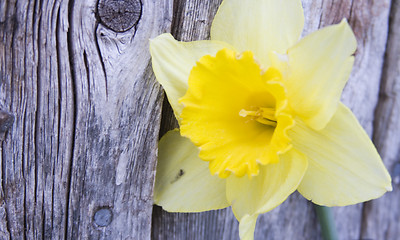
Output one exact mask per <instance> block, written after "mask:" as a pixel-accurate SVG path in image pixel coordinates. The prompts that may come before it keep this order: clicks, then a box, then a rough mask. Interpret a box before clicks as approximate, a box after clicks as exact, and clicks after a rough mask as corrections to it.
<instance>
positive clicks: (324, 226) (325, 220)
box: [314, 204, 339, 240]
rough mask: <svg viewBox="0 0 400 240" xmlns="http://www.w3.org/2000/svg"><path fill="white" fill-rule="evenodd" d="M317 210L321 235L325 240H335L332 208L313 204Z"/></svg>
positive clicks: (336, 237) (336, 236)
mask: <svg viewBox="0 0 400 240" xmlns="http://www.w3.org/2000/svg"><path fill="white" fill-rule="evenodd" d="M314 206H315V211H316V212H317V216H318V220H319V223H320V225H321V230H322V236H323V238H324V239H325V240H337V239H339V238H338V235H337V232H336V226H335V220H334V219H333V214H332V210H331V209H330V208H329V207H324V206H319V205H316V204H314Z"/></svg>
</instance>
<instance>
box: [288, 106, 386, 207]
mask: <svg viewBox="0 0 400 240" xmlns="http://www.w3.org/2000/svg"><path fill="white" fill-rule="evenodd" d="M289 133H290V134H289V135H290V137H292V139H293V147H294V148H296V149H298V150H299V151H301V152H302V153H304V154H305V155H307V159H308V161H309V166H308V169H307V172H306V174H305V176H304V178H303V181H302V182H301V184H300V186H299V189H298V190H299V192H300V193H301V194H302V195H303V196H304V197H305V198H307V199H309V200H312V201H313V202H314V203H317V204H319V205H325V206H344V205H350V204H355V203H359V202H364V201H368V200H370V199H374V198H378V197H380V196H381V195H382V194H384V193H385V192H386V191H390V190H391V189H392V186H391V179H390V176H389V174H388V172H387V170H386V169H385V166H384V165H383V163H382V160H381V158H380V157H379V155H378V152H377V151H376V149H375V147H374V145H373V144H372V142H371V140H370V139H369V137H368V135H367V134H366V133H365V131H364V130H363V129H362V127H361V126H360V124H359V123H358V121H357V119H356V118H355V116H354V115H353V113H352V112H351V111H350V110H349V109H348V108H347V107H346V106H344V105H343V104H339V107H338V108H337V112H336V113H335V115H334V116H333V117H332V119H331V121H330V122H329V123H328V125H327V126H326V127H325V128H324V129H323V130H321V131H315V130H312V129H310V128H309V127H307V126H306V125H305V124H304V123H302V122H298V123H297V124H296V126H295V127H294V128H293V129H292V130H290V131H289Z"/></svg>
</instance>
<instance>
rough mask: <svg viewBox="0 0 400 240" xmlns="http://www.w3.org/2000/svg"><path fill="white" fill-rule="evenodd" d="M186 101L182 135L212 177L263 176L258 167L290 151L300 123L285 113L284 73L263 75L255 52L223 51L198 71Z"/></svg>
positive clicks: (202, 61)
mask: <svg viewBox="0 0 400 240" xmlns="http://www.w3.org/2000/svg"><path fill="white" fill-rule="evenodd" d="M189 78H190V79H189V90H188V91H187V93H186V95H185V96H184V97H183V98H182V99H181V102H182V103H183V104H184V105H185V108H184V109H183V111H182V114H181V119H182V122H181V133H182V135H183V136H186V137H188V138H190V140H191V141H192V142H193V143H194V144H195V145H196V146H199V147H200V149H201V152H200V158H201V159H203V160H208V161H210V170H211V173H212V174H219V176H220V177H227V176H229V174H230V173H231V172H233V173H234V174H235V175H236V176H243V175H244V174H248V175H249V176H251V175H257V174H258V164H259V163H260V164H264V165H265V164H267V163H269V162H276V161H278V154H281V153H283V152H285V151H287V150H288V149H289V148H290V147H291V145H290V139H289V138H288V137H287V135H286V131H287V129H288V128H290V127H291V126H292V125H293V123H294V120H293V118H292V116H291V115H290V114H286V113H285V112H284V110H285V107H286V106H287V101H286V95H285V89H284V87H283V85H282V83H280V82H276V81H274V80H276V79H278V78H279V74H278V73H274V72H271V71H267V72H265V73H263V72H262V71H261V69H260V66H259V65H258V64H257V63H256V62H255V61H254V57H253V54H252V53H251V52H250V51H246V52H243V53H242V54H241V55H237V54H236V53H235V52H234V51H231V50H228V49H223V50H221V51H219V52H218V53H217V55H216V57H211V56H205V57H203V58H201V59H200V60H199V62H198V64H197V65H196V66H195V67H194V68H193V70H192V72H191V74H190V77H189Z"/></svg>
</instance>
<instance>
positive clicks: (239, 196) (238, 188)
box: [226, 149, 307, 221]
mask: <svg viewBox="0 0 400 240" xmlns="http://www.w3.org/2000/svg"><path fill="white" fill-rule="evenodd" d="M306 169H307V159H306V158H305V156H304V155H303V154H301V153H300V152H298V151H296V150H294V149H291V150H289V151H288V152H286V153H285V154H282V155H280V159H279V162H278V163H274V164H267V165H265V166H262V167H260V173H259V175H258V176H256V177H253V178H251V179H249V178H247V177H242V178H237V177H234V176H231V177H229V178H227V185H226V194H227V199H228V201H229V202H231V203H232V211H233V212H234V214H235V216H236V218H237V219H238V220H239V221H241V219H242V218H243V217H244V216H246V215H254V214H261V213H265V212H267V211H270V210H272V209H273V208H275V207H277V206H278V205H279V204H281V203H282V202H283V201H285V199H286V198H287V197H288V196H289V195H290V194H291V193H293V192H294V191H295V190H296V189H297V186H298V185H299V184H300V182H301V179H302V178H303V175H304V173H305V172H306Z"/></svg>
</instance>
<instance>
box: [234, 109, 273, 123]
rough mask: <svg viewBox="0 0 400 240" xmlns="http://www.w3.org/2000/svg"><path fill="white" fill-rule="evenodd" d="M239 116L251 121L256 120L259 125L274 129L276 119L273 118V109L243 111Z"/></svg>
mask: <svg viewBox="0 0 400 240" xmlns="http://www.w3.org/2000/svg"><path fill="white" fill-rule="evenodd" d="M239 116H241V117H244V118H245V117H250V119H251V120H256V121H257V122H259V123H262V124H265V125H268V126H271V127H276V124H277V123H276V121H277V119H276V117H275V108H263V107H260V108H258V109H257V111H247V110H245V109H242V110H240V112H239Z"/></svg>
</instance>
